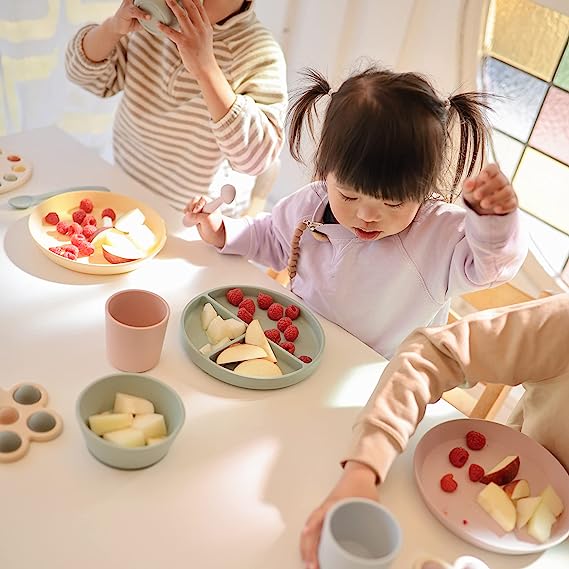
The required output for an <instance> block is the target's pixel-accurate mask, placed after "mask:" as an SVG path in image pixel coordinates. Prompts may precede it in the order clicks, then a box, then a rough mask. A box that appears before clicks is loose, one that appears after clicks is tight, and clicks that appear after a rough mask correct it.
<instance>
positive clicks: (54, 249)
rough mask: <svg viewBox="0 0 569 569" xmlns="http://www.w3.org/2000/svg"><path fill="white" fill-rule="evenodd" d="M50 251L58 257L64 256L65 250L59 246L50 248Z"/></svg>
mask: <svg viewBox="0 0 569 569" xmlns="http://www.w3.org/2000/svg"><path fill="white" fill-rule="evenodd" d="M49 250H50V251H51V252H52V253H55V254H56V255H62V254H63V248H62V247H59V246H57V247H50V248H49Z"/></svg>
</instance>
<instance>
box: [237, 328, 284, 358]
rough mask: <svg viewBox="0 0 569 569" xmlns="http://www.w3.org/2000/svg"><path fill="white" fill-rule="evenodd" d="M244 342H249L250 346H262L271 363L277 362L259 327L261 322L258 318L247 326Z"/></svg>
mask: <svg viewBox="0 0 569 569" xmlns="http://www.w3.org/2000/svg"><path fill="white" fill-rule="evenodd" d="M245 343H246V344H251V345H252V346H259V348H262V349H263V350H264V351H265V352H266V354H267V357H268V358H269V360H270V361H272V362H273V363H276V362H277V358H276V357H275V354H274V353H273V350H272V349H271V345H270V344H269V341H268V340H267V337H266V336H265V333H264V332H263V328H261V323H260V322H259V321H258V320H253V321H252V322H251V324H249V326H247V331H246V332H245Z"/></svg>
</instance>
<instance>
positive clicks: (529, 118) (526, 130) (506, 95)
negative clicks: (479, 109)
mask: <svg viewBox="0 0 569 569" xmlns="http://www.w3.org/2000/svg"><path fill="white" fill-rule="evenodd" d="M482 72H483V88H484V90H485V91H487V92H488V93H492V94H493V95H498V96H499V97H498V98H497V99H495V100H491V101H490V106H491V107H492V109H493V110H494V112H492V113H490V114H489V119H490V122H491V123H492V125H493V126H494V127H496V128H497V129H499V130H501V131H502V132H504V133H506V134H509V135H510V136H513V137H514V138H517V139H518V140H521V141H522V142H526V141H527V139H528V137H529V135H530V132H531V129H532V127H533V123H534V122H535V119H536V117H537V113H538V112H539V109H540V107H541V103H542V102H543V99H544V97H545V93H546V91H547V83H544V82H543V81H541V80H540V79H537V78H536V77H532V76H531V75H528V74H527V73H524V72H523V71H520V70H519V69H515V68H514V67H511V66H510V65H506V64H505V63H502V62H501V61H498V60H496V59H493V58H491V57H489V58H487V59H486V60H485V61H484V62H483V69H482Z"/></svg>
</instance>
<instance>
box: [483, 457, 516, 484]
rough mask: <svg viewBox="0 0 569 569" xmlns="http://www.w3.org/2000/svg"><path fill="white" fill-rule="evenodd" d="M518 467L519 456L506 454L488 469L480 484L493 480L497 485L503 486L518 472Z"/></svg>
mask: <svg viewBox="0 0 569 569" xmlns="http://www.w3.org/2000/svg"><path fill="white" fill-rule="evenodd" d="M519 469H520V457H519V456H507V457H506V458H505V459H504V460H502V461H500V462H499V463H498V464H497V465H496V466H495V467H494V468H492V469H491V470H489V471H488V472H487V473H486V474H485V475H484V476H483V477H482V478H481V479H480V482H482V484H489V483H490V482H494V483H495V484H497V485H498V486H503V485H504V484H508V482H511V481H512V480H513V479H514V478H515V477H516V476H517V474H518V470H519Z"/></svg>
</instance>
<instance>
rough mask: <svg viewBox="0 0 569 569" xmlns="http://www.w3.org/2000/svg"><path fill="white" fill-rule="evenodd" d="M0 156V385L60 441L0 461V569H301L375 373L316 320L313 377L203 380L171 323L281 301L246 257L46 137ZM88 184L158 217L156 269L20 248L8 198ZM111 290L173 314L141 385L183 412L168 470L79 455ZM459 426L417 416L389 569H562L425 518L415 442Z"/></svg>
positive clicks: (439, 414)
mask: <svg viewBox="0 0 569 569" xmlns="http://www.w3.org/2000/svg"><path fill="white" fill-rule="evenodd" d="M0 147H1V148H3V149H4V150H8V151H11V152H18V153H20V154H21V155H22V156H24V157H26V158H28V159H30V160H31V161H33V165H34V173H33V176H32V178H31V180H30V181H29V182H28V183H27V184H26V185H24V186H23V187H21V188H19V189H17V190H15V191H13V192H10V193H9V194H2V195H0V238H1V240H2V243H3V247H1V248H0V268H1V278H0V316H1V322H2V324H1V328H0V336H1V337H0V340H1V341H0V358H1V362H2V367H1V370H2V372H1V381H0V385H1V386H2V387H4V388H8V387H10V386H11V385H13V384H16V383H19V382H22V381H32V382H37V383H40V384H43V385H44V386H45V387H46V389H47V390H48V392H49V395H50V402H49V406H50V407H51V408H53V409H54V410H55V411H57V412H58V413H59V414H60V415H61V416H62V418H63V421H64V430H63V433H62V434H61V435H60V436H59V438H57V439H55V440H53V441H51V442H47V443H32V446H31V448H30V450H29V452H28V454H27V455H26V456H25V457H24V458H23V459H22V460H20V461H18V462H14V463H10V464H0V567H2V569H4V568H6V569H31V568H32V567H36V568H37V567H48V568H51V567H54V568H56V567H57V569H76V568H77V567H81V568H82V569H91V568H93V569H95V568H96V569H100V567H112V568H114V567H128V568H131V567H136V568H137V569H155V568H156V567H167V568H168V569H182V568H183V569H187V568H188V567H192V568H199V569H227V568H229V567H230V568H231V569H268V568H270V569H285V568H286V569H295V568H298V569H300V568H301V567H302V563H301V561H300V557H299V554H298V537H299V533H300V530H301V528H302V526H303V524H304V521H305V519H306V517H307V515H308V513H309V512H310V511H311V510H312V509H313V508H314V507H315V506H317V505H318V504H319V503H320V501H321V499H322V498H323V497H324V496H325V494H326V493H327V492H328V491H329V490H330V488H331V487H332V485H333V484H334V483H335V481H336V480H337V479H338V476H339V474H340V468H339V466H338V461H339V459H340V458H341V457H342V455H343V453H344V452H345V450H346V448H347V444H348V441H349V438H350V431H351V425H352V423H353V421H354V419H355V417H356V415H357V413H358V410H359V408H360V407H361V406H362V405H364V404H365V402H366V400H367V398H368V397H369V394H370V393H371V391H372V389H373V387H374V386H375V383H376V381H377V379H378V378H379V376H380V374H381V371H382V370H383V368H384V366H385V364H386V362H385V360H383V359H382V358H381V357H380V356H379V355H378V354H377V353H375V352H374V351H373V350H371V349H370V348H368V347H367V346H365V345H364V344H362V343H361V342H359V341H358V340H356V339H355V338H354V337H352V336H351V335H349V334H348V333H347V332H345V331H344V330H342V329H341V328H339V327H337V326H335V325H334V324H331V323H329V322H327V321H325V320H324V319H320V320H321V322H322V325H323V327H324V331H325V334H326V341H327V344H326V350H325V353H324V356H323V360H322V364H321V365H320V367H319V369H318V370H317V371H316V372H315V373H314V374H313V375H312V376H311V377H310V378H308V379H307V380H305V381H303V382H301V383H300V384H298V385H295V386H293V387H290V388H287V389H283V390H278V391H270V392H261V391H249V390H242V389H239V388H235V387H232V386H229V385H226V384H224V383H221V382H219V381H217V380H215V379H213V378H211V377H210V376H208V375H206V374H205V373H204V372H202V371H201V370H200V369H199V368H197V367H196V366H195V365H194V364H193V363H192V362H191V361H190V360H189V358H188V357H187V354H186V352H185V350H184V346H183V341H182V338H181V334H180V329H181V324H180V316H181V313H182V310H183V308H184V306H185V305H186V304H187V302H188V301H189V300H190V299H192V298H193V297H194V296H196V295H197V294H199V293H201V292H202V291H204V290H206V289H209V288H212V287H215V286H222V285H236V284H243V285H247V284H248V285H257V286H264V287H267V288H273V289H275V290H280V291H282V290H283V289H282V288H281V287H279V285H278V284H277V283H275V282H274V281H273V280H271V279H270V278H268V277H267V276H266V275H265V274H264V273H263V272H262V271H260V270H259V269H258V268H257V267H256V266H254V265H252V264H251V263H249V262H247V261H246V260H244V259H242V258H238V257H228V256H221V255H219V254H217V253H216V252H215V251H214V250H213V249H212V248H209V247H208V246H206V245H204V244H203V243H202V242H201V241H200V240H199V237H198V235H197V232H196V230H195V229H186V228H184V227H183V225H182V223H181V216H180V214H179V213H177V212H175V211H174V210H172V209H170V208H169V207H168V206H167V205H166V204H165V203H163V202H162V201H161V200H159V199H158V198H157V197H155V196H154V195H153V194H151V193H150V192H149V191H148V190H146V189H144V188H143V187H141V186H140V185H138V184H137V183H136V182H134V181H133V180H131V179H130V178H129V177H128V176H127V175H126V174H124V173H123V172H122V171H121V170H120V169H119V168H118V167H114V166H111V165H109V164H107V163H106V162H104V161H103V160H101V159H100V158H99V157H98V155H97V154H96V153H95V152H94V151H92V150H89V149H87V148H85V147H83V146H81V145H80V144H79V143H77V142H76V141H75V140H73V139H72V138H71V137H69V136H67V135H66V134H64V133H63V132H62V131H60V130H58V129H57V128H55V127H50V128H45V129H38V130H34V131H29V132H25V133H20V134H16V135H11V136H8V137H3V138H0ZM88 184H92V185H104V186H107V187H109V188H110V189H111V190H113V191H115V192H119V193H123V194H127V195H131V196H133V197H136V198H137V199H140V200H142V201H144V202H146V203H147V204H149V205H151V206H152V207H154V208H155V209H156V210H157V211H158V212H160V214H161V215H162V216H163V217H164V219H165V220H166V223H167V226H168V231H169V236H168V241H167V243H166V246H165V247H164V249H163V251H162V252H161V253H160V254H159V255H158V257H156V258H155V259H153V260H152V261H150V262H149V263H147V264H145V265H144V266H142V267H141V268H140V269H139V270H137V271H134V272H132V273H127V274H124V275H115V276H104V277H103V276H94V275H84V274H80V273H75V272H72V271H69V270H66V269H64V268H62V267H60V266H58V265H56V264H55V263H53V262H51V261H50V260H49V259H48V258H47V257H46V256H45V255H43V254H42V253H41V251H39V249H38V248H37V246H36V245H35V244H34V243H33V241H32V239H31V237H30V235H29V233H28V229H27V217H28V214H29V211H15V210H12V209H11V208H10V207H9V206H8V205H7V203H6V202H7V199H8V198H9V197H10V196H12V195H19V194H24V193H42V192H45V191H50V190H53V189H57V188H65V187H71V186H84V185H88ZM125 288H145V289H148V290H152V291H154V292H156V293H158V294H160V295H162V296H163V297H164V298H165V299H166V300H167V301H168V303H169V304H170V307H171V309H172V316H171V320H170V323H169V327H168V331H167V334H166V340H165V345H164V351H163V353H162V358H161V361H160V363H159V365H158V366H157V367H156V368H154V369H153V370H152V371H151V372H149V375H152V376H154V377H156V378H158V379H160V380H162V381H164V382H166V383H168V384H169V385H171V386H172V387H173V388H174V389H176V391H177V392H178V393H179V394H180V396H181V397H182V399H183V401H184V404H185V407H186V415H187V416H186V423H185V425H184V428H183V429H182V432H181V433H180V435H179V437H178V438H177V439H176V441H175V442H174V444H173V446H172V448H171V450H170V452H169V454H168V456H167V457H166V458H165V459H164V460H163V461H161V462H160V463H158V464H156V465H155V466H153V467H151V468H148V469H146V470H141V471H131V472H126V471H120V470H115V469H112V468H108V467H106V466H104V465H103V464H100V463H99V462H97V461H96V460H95V459H94V458H93V457H92V456H91V455H90V454H89V453H88V452H87V450H86V447H85V445H84V443H83V439H82V436H81V433H80V431H79V428H78V424H77V422H76V419H75V414H74V409H75V401H76V398H77V395H78V393H79V392H80V391H81V389H82V388H83V387H85V386H86V385H87V384H88V383H90V382H92V381H93V380H95V379H96V378H99V377H102V376H105V375H108V374H110V373H115V372H116V370H114V369H113V368H112V367H111V366H110V364H109V363H108V362H107V360H106V357H105V347H104V304H105V300H106V299H107V298H108V297H109V296H110V295H111V294H113V293H114V292H116V291H118V290H122V289H125ZM459 416H460V415H459V413H458V412H457V411H455V410H454V409H453V408H452V407H451V406H450V405H448V404H447V403H445V402H444V401H441V402H439V403H437V404H435V405H431V406H430V407H429V409H428V411H427V414H426V417H425V419H424V420H423V422H422V424H421V425H420V427H419V429H418V432H417V434H416V435H415V436H414V437H413V439H412V441H411V444H410V445H409V448H408V449H407V450H406V452H405V453H403V454H402V455H401V456H400V457H399V458H398V459H397V460H396V462H395V464H394V466H393V468H392V470H391V473H390V476H389V477H388V479H387V481H386V482H385V483H384V484H383V485H382V486H381V489H380V499H381V502H382V503H383V504H385V505H386V506H387V507H388V508H390V509H391V510H392V511H393V512H394V513H395V515H396V516H397V518H398V519H399V521H400V523H401V526H402V529H403V534H404V543H403V549H402V552H401V554H400V556H399V557H398V559H397V560H396V561H395V563H394V564H393V567H394V569H410V567H411V565H412V562H413V560H414V559H416V558H417V557H418V556H419V555H421V554H424V553H431V554H434V555H437V556H439V557H442V558H446V559H448V560H452V559H454V558H456V557H458V556H459V555H465V554H470V555H475V556H477V557H480V558H481V559H483V560H485V561H486V563H488V564H489V565H490V566H491V567H492V568H493V569H510V568H519V567H532V568H538V567H539V568H542V567H551V568H554V567H555V568H559V569H560V568H562V567H567V566H569V561H568V560H569V544H568V542H567V541H566V542H565V543H564V544H562V545H560V546H557V547H556V548H553V549H551V550H549V551H547V552H546V553H543V554H541V555H527V556H523V557H517V556H504V555H498V554H493V553H488V552H486V551H483V550H480V549H478V548H476V547H474V546H471V545H469V544H467V543H465V542H463V541H462V540H460V539H459V538H457V537H455V536H454V535H453V534H451V533H449V532H448V531H447V530H446V529H445V528H444V527H443V526H442V525H441V524H440V523H439V522H438V521H437V520H436V519H435V518H434V517H433V516H432V515H431V514H430V513H429V511H428V510H427V508H426V506H425V505H424V503H423V501H422V499H421V497H420V495H419V493H418V491H417V488H416V486H415V483H414V480H413V472H412V459H413V450H414V447H415V445H416V443H417V441H418V440H419V438H420V435H421V434H422V433H424V432H425V431H426V430H428V429H429V428H431V427H432V426H434V425H436V424H438V423H440V422H442V421H445V420H448V419H453V418H457V417H459Z"/></svg>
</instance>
